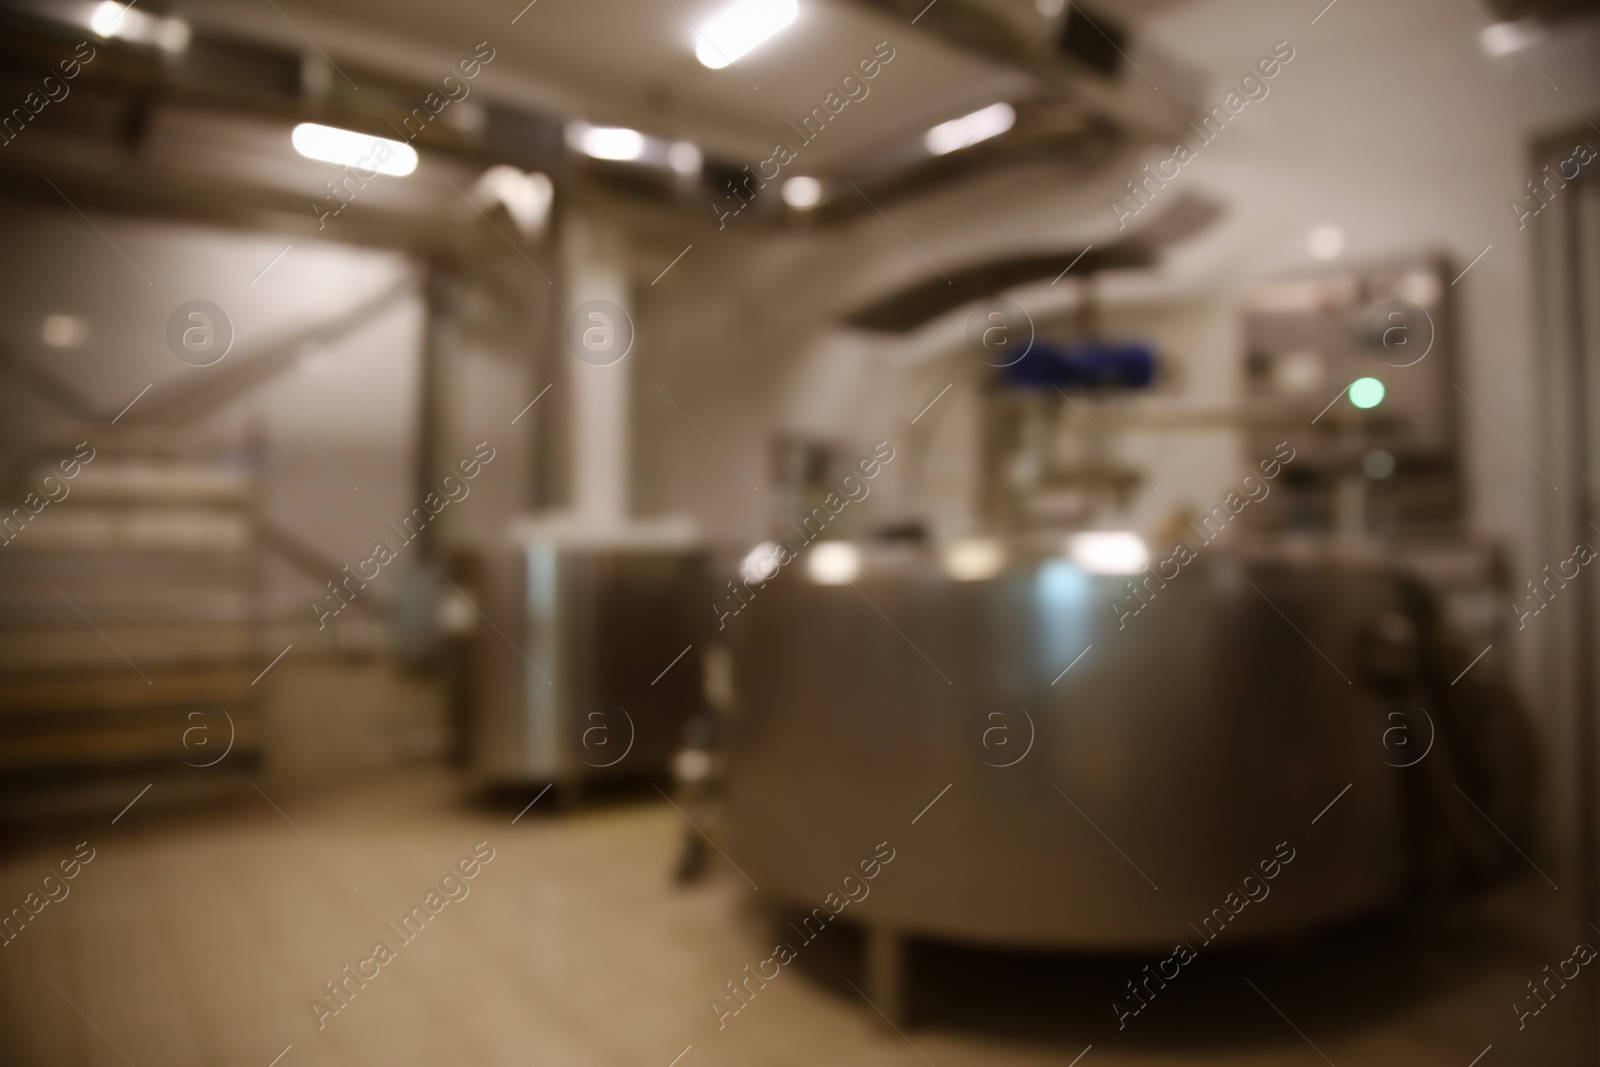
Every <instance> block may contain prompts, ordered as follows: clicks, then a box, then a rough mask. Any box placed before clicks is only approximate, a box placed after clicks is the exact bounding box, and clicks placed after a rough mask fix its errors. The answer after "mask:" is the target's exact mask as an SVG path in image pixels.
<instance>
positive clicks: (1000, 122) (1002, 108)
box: [923, 103, 1017, 156]
mask: <svg viewBox="0 0 1600 1067" xmlns="http://www.w3.org/2000/svg"><path fill="white" fill-rule="evenodd" d="M1016 121H1017V111H1016V108H1014V107H1012V106H1011V105H1010V104H1007V103H999V104H990V105H989V106H988V107H986V108H983V109H982V110H980V111H974V112H973V113H972V114H970V115H962V116H961V117H960V118H958V119H951V120H950V121H949V122H941V123H940V124H939V125H937V126H935V127H934V128H933V129H931V130H929V131H928V134H927V136H926V137H925V138H924V139H923V143H924V144H926V145H927V146H928V151H929V152H931V153H933V154H934V155H936V156H942V155H945V154H946V153H949V152H954V151H955V150H956V149H958V148H966V147H967V146H968V145H975V144H977V143H978V142H979V141H987V140H988V139H989V138H991V137H997V136H999V135H1000V134H1002V133H1005V132H1006V131H1007V130H1009V129H1010V128H1011V124H1012V123H1014V122H1016Z"/></svg>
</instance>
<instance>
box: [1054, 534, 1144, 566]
mask: <svg viewBox="0 0 1600 1067" xmlns="http://www.w3.org/2000/svg"><path fill="white" fill-rule="evenodd" d="M1067 551H1068V552H1069V553H1070V554H1071V556H1072V562H1074V563H1076V564H1077V565H1078V566H1080V567H1082V568H1083V569H1084V570H1086V571H1088V572H1089V573H1090V574H1138V573H1139V572H1140V571H1142V570H1144V569H1145V567H1146V566H1148V565H1149V563H1150V551H1149V549H1147V548H1145V546H1144V538H1142V537H1140V536H1139V535H1138V534H1136V533H1132V532H1130V531H1128V530H1103V531H1095V532H1091V533H1081V534H1073V535H1072V539H1071V540H1070V541H1068V542H1067Z"/></svg>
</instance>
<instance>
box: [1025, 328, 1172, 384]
mask: <svg viewBox="0 0 1600 1067" xmlns="http://www.w3.org/2000/svg"><path fill="white" fill-rule="evenodd" d="M1157 365H1158V360H1157V357H1156V352H1155V349H1154V348H1152V347H1151V346H1150V345H1148V344H1146V343H1144V342H1142V341H1104V340H1088V341H1069V342H1066V343H1064V344H1063V343H1059V342H1052V341H1046V340H1044V339H1042V338H1040V339H1037V340H1035V341H1034V342H1033V347H1032V348H1030V349H1029V350H1028V354H1027V355H1025V356H1023V357H1022V358H1021V359H1019V360H1017V362H1015V363H1013V364H1011V365H1010V366H1009V367H1002V368H1001V369H1000V379H1001V381H1003V382H1004V383H1005V384H1006V385H1008V386H1011V387H1013V388H1019V389H1050V388H1052V387H1060V388H1062V389H1091V390H1099V389H1148V388H1149V387H1150V386H1151V385H1152V384H1154V383H1155V380H1156V368H1157Z"/></svg>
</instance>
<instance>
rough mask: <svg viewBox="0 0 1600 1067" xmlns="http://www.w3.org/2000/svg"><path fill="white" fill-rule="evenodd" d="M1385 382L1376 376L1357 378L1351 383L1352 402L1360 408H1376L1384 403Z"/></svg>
mask: <svg viewBox="0 0 1600 1067" xmlns="http://www.w3.org/2000/svg"><path fill="white" fill-rule="evenodd" d="M1383 391H1384V390H1383V383H1382V382H1380V381H1378V379H1376V378H1357V379H1356V380H1355V381H1353V382H1351V383H1350V403H1352V404H1354V405H1355V406H1356V407H1358V408H1375V407H1377V406H1378V405H1379V404H1381V403H1383Z"/></svg>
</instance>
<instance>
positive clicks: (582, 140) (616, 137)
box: [567, 122, 644, 160]
mask: <svg viewBox="0 0 1600 1067" xmlns="http://www.w3.org/2000/svg"><path fill="white" fill-rule="evenodd" d="M567 143H568V144H569V145H571V146H572V147H573V148H576V149H577V150H578V151H580V152H582V153H583V154H584V155H586V156H590V157H592V158H594V159H620V160H630V159H638V158H639V157H640V156H642V155H644V134H642V133H640V132H639V131H638V130H630V129H628V128H627V127H626V126H591V125H589V124H588V123H587V122H574V123H570V124H569V125H568V126H567Z"/></svg>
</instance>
